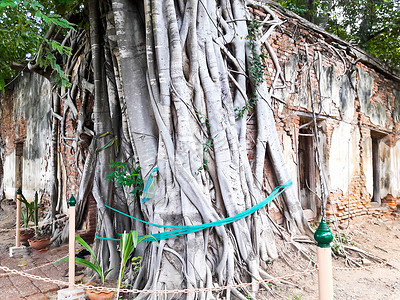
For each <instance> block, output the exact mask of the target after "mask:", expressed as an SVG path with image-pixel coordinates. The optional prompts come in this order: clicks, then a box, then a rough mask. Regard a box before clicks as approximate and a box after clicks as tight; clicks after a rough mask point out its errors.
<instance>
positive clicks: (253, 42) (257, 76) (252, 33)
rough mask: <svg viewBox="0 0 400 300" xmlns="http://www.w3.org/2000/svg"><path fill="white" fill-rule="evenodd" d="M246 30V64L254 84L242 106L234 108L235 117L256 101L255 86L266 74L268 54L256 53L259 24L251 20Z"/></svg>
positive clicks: (241, 115) (242, 115) (250, 109)
mask: <svg viewBox="0 0 400 300" xmlns="http://www.w3.org/2000/svg"><path fill="white" fill-rule="evenodd" d="M247 27H248V32H249V34H248V35H247V37H246V39H247V41H248V45H249V49H250V56H249V65H248V68H247V69H248V72H249V76H250V79H251V80H252V82H253V85H254V90H255V91H254V92H253V96H252V97H251V98H250V99H249V100H248V101H247V102H246V103H245V105H244V106H243V107H236V108H235V116H236V118H237V119H239V118H243V117H244V115H245V113H246V112H247V113H250V112H251V111H252V109H253V107H254V106H255V104H256V103H257V100H258V97H257V92H256V90H257V87H258V86H259V85H260V84H261V83H262V82H263V81H264V79H265V75H266V74H267V68H268V65H267V59H268V55H267V53H266V52H264V51H261V53H258V50H257V44H258V39H259V38H260V33H261V30H260V24H259V22H258V21H257V20H254V19H253V20H251V21H250V22H249V24H248V26H247Z"/></svg>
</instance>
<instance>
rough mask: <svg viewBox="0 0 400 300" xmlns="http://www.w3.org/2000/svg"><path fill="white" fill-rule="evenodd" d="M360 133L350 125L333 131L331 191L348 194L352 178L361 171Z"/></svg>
mask: <svg viewBox="0 0 400 300" xmlns="http://www.w3.org/2000/svg"><path fill="white" fill-rule="evenodd" d="M359 141H360V133H359V131H358V130H353V132H352V126H351V124H348V123H343V122H342V123H340V124H339V126H338V127H337V128H335V129H334V130H333V134H332V141H331V148H330V151H329V163H328V165H329V175H330V189H331V190H333V191H335V190H341V191H342V192H343V194H346V193H347V192H348V187H349V185H350V184H351V181H352V177H353V175H354V174H356V173H357V172H358V171H359V157H360V151H359V148H358V144H359Z"/></svg>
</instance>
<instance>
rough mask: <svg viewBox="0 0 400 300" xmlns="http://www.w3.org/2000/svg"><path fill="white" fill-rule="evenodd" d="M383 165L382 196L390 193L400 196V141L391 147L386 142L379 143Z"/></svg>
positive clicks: (381, 163)
mask: <svg viewBox="0 0 400 300" xmlns="http://www.w3.org/2000/svg"><path fill="white" fill-rule="evenodd" d="M379 158H380V165H381V198H385V197H386V196H387V195H388V194H391V195H392V196H393V197H400V141H397V143H396V144H395V145H394V146H392V147H390V146H388V145H387V144H385V143H384V142H381V143H380V144H379Z"/></svg>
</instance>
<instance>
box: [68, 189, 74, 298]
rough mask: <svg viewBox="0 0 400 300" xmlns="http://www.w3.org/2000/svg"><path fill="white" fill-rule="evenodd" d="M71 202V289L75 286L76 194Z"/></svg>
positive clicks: (69, 277)
mask: <svg viewBox="0 0 400 300" xmlns="http://www.w3.org/2000/svg"><path fill="white" fill-rule="evenodd" d="M68 204H69V273H68V287H69V289H70V290H73V289H74V288H75V286H74V284H75V204H76V200H75V198H74V196H71V198H70V199H69V201H68Z"/></svg>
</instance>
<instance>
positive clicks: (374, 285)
mask: <svg viewBox="0 0 400 300" xmlns="http://www.w3.org/2000/svg"><path fill="white" fill-rule="evenodd" d="M14 212H15V206H13V205H12V204H11V202H7V201H6V202H4V201H3V202H2V203H1V209H0V229H5V228H12V227H13V226H14V224H15V218H14ZM330 227H331V229H334V228H335V226H334V225H333V224H331V225H330ZM340 227H341V229H339V232H340V233H341V236H342V240H343V241H345V242H346V243H344V245H345V246H347V247H350V248H351V247H357V248H358V249H361V250H362V251H364V252H365V253H363V252H362V251H361V252H360V251H351V250H349V249H347V251H348V253H349V256H350V257H351V258H352V259H353V261H354V262H355V263H356V264H358V265H359V266H356V265H355V264H353V265H351V266H349V265H348V264H346V260H345V258H343V257H341V256H335V257H334V258H333V268H334V271H333V281H334V283H333V284H334V299H344V300H347V299H349V300H350V299H376V300H379V299H393V300H394V299H400V214H399V213H392V214H388V213H385V210H384V209H383V210H381V211H377V212H375V213H374V214H372V215H369V216H363V217H358V218H357V219H353V220H350V222H349V223H347V222H346V223H345V224H342V225H340ZM13 244H14V232H12V231H10V232H1V239H0V255H4V254H6V253H8V251H9V247H11V246H13ZM333 245H334V246H339V245H340V244H339V243H333ZM279 247H280V249H281V254H282V255H281V256H282V257H281V258H280V259H278V260H276V261H273V262H270V263H269V264H267V265H266V269H267V272H268V274H270V275H271V276H272V277H278V276H286V275H291V274H296V273H297V274H300V275H298V276H295V277H288V278H285V279H283V280H282V281H281V282H280V283H278V284H275V282H274V284H269V285H268V286H269V288H270V292H266V291H260V292H259V293H258V294H257V296H256V298H257V299H294V300H299V299H302V300H305V299H307V300H308V299H318V275H317V272H316V271H312V272H307V273H304V274H302V272H304V271H307V270H309V269H312V268H313V265H312V264H311V263H310V258H312V259H313V260H316V257H315V254H314V253H311V254H302V253H300V252H299V251H297V250H295V249H294V248H293V247H292V246H290V245H289V243H284V242H279ZM310 249H315V246H314V245H310ZM374 258H379V259H382V260H381V263H379V259H378V260H375V259H374ZM382 262H383V263H382ZM344 268H350V270H344ZM368 268H369V269H368ZM66 280H67V279H66ZM48 297H49V299H54V298H55V293H54V292H53V293H51V294H48Z"/></svg>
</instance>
